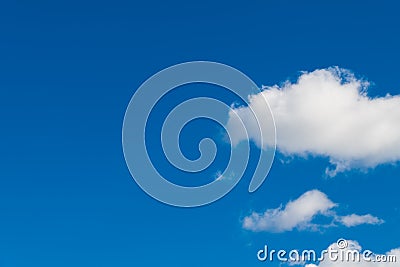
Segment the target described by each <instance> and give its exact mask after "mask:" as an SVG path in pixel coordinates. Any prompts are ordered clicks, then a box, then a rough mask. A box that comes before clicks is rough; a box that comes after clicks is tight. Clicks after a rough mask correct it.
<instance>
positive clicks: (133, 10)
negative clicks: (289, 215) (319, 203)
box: [0, 1, 400, 267]
mask: <svg viewBox="0 0 400 267" xmlns="http://www.w3.org/2000/svg"><path fill="white" fill-rule="evenodd" d="M398 9H399V5H398V3H396V2H395V1H381V2H379V3H377V2H375V1H362V2H361V1H359V2H358V3H357V2H355V1H354V2H352V3H350V2H349V1H334V2H333V1H331V2H329V3H328V2H324V3H322V2H321V1H302V2H299V1H279V2H278V1H255V2H253V3H246V2H232V1H229V2H228V1H219V2H217V3H216V2H214V1H201V2H193V3H192V2H188V1H181V2H180V1H172V2H171V1H170V2H155V1H150V2H146V3H145V2H142V3H135V2H132V1H113V2H104V1H84V2H82V1H55V2H54V1H53V2H51V1H35V2H29V1H13V2H9V3H1V5H0V25H1V27H0V62H1V63H0V73H1V74H0V113H1V114H2V116H1V117H2V120H1V134H0V135H1V138H0V149H1V152H2V153H1V164H0V183H1V184H0V214H1V215H0V216H1V220H0V266H42V267H44V266H71V265H74V266H187V265H191V266H262V265H265V264H268V263H260V262H258V261H257V259H256V252H257V251H258V250H259V249H260V248H262V247H263V246H264V244H268V245H270V246H272V247H275V248H283V249H292V248H297V249H302V248H313V249H325V248H327V247H328V246H329V245H330V244H332V243H333V242H335V241H336V240H337V239H338V238H341V237H344V238H347V239H351V240H357V241H358V242H359V243H360V244H361V245H362V246H363V247H365V248H368V249H370V250H373V251H375V252H377V253H385V252H387V251H389V250H390V249H393V248H398V247H400V243H399V237H400V230H399V227H398V223H399V221H400V207H399V197H398V188H399V185H400V184H399V180H398V176H399V174H400V169H399V168H398V166H397V164H383V165H379V166H377V167H376V168H374V169H370V170H368V171H358V170H349V171H345V172H343V173H339V174H338V175H336V176H335V177H333V178H327V177H326V176H324V171H325V168H326V167H327V166H328V165H329V162H328V159H327V158H326V157H318V156H317V157H312V156H310V157H306V158H303V157H296V156H295V157H294V158H291V160H290V162H289V163H283V162H282V160H281V159H285V157H284V156H282V155H281V154H279V153H278V155H277V157H276V159H275V162H274V164H273V166H272V170H271V172H270V174H269V176H268V178H267V180H266V181H265V182H264V184H263V185H262V186H261V188H260V189H259V190H258V191H256V192H255V193H253V194H249V193H248V191H247V188H248V184H249V181H250V174H249V173H246V175H245V176H244V177H243V179H242V180H241V181H240V183H239V184H238V186H237V187H236V188H235V189H233V191H232V192H231V193H230V194H228V195H227V196H226V197H224V198H223V199H221V200H219V201H217V202H215V203H213V204H211V205H207V206H204V207H200V208H193V209H183V208H177V207H171V206H168V205H165V204H162V203H160V202H157V201H156V200H154V199H152V198H151V197H149V196H148V195H146V194H145V193H144V192H143V191H142V190H141V189H140V188H139V187H138V186H137V184H136V183H135V182H134V180H133V179H132V177H131V175H130V173H129V171H128V169H127V167H126V164H125V160H124V156H123V153H122V145H121V130H122V122H123V117H124V113H125V109H126V107H127V105H128V103H129V100H130V98H131V97H132V95H133V94H134V92H135V90H136V89H137V88H138V87H139V86H140V85H141V83H143V82H144V81H145V80H146V79H147V78H149V77H150V76H151V75H153V74H154V73H156V72H158V71H160V70H162V69H163V68H165V67H168V66H171V65H174V64H177V63H181V62H186V61H192V60H210V61H217V62H221V63H224V64H228V65H231V66H233V67H235V68H237V69H239V70H241V71H243V72H244V73H246V74H247V75H248V76H249V77H250V78H251V79H252V80H253V81H254V82H255V83H256V84H258V85H260V86H261V85H273V84H280V83H282V82H284V81H286V80H291V81H292V80H295V79H297V77H298V76H299V72H300V71H309V72H312V71H314V70H315V69H320V68H327V67H330V66H339V67H341V68H345V69H349V70H351V71H352V72H354V73H355V74H356V75H357V77H360V78H364V79H367V80H368V81H370V82H372V84H371V86H370V88H369V89H368V94H369V95H370V96H371V97H376V96H384V95H386V94H387V93H390V94H391V95H398V94H400V79H399V76H398V67H397V66H398V62H399V61H400V53H399V52H398V47H400V38H399V37H398V29H399V27H400V21H399V19H398ZM188 87H189V88H191V90H186V91H185V92H183V91H182V90H183V89H184V88H180V89H181V91H180V92H179V91H177V92H176V93H175V94H173V93H171V95H169V96H167V98H166V99H165V100H164V102H163V103H161V104H160V105H161V106H160V108H159V110H160V112H161V114H160V115H159V117H158V116H155V117H154V124H152V126H151V127H155V130H154V131H152V132H151V134H152V135H153V134H154V140H157V135H156V134H157V127H159V123H160V122H159V120H160V118H162V116H165V114H166V113H165V112H167V111H168V110H167V107H170V106H173V105H174V104H175V103H179V102H180V101H181V100H183V99H186V98H190V97H193V96H197V95H207V96H214V97H216V98H220V99H223V100H224V101H226V102H228V103H229V102H233V101H234V99H233V98H232V96H231V95H229V94H227V93H226V92H219V91H218V92H217V91H216V90H214V89H213V88H212V86H200V85H192V86H188ZM163 112H164V115H162V114H163ZM157 125H158V126H157ZM204 129H207V131H206V132H205V131H204ZM220 135H221V129H220V128H219V127H218V126H217V125H214V124H210V122H204V121H196V122H193V125H192V127H191V128H189V127H188V129H184V132H183V134H182V147H183V151H184V153H186V154H187V156H188V157H189V158H190V157H193V158H195V157H196V156H198V154H197V153H198V151H197V150H195V149H193V146H196V147H197V143H196V140H200V139H201V138H202V137H203V136H211V137H214V138H216V140H217V144H218V145H219V146H220V147H221V151H222V152H221V153H222V154H221V155H220V156H219V157H218V158H217V161H216V162H215V164H214V165H215V166H211V167H212V169H211V170H207V171H206V172H205V173H204V174H203V175H197V176H196V178H198V180H193V181H194V182H192V180H190V178H189V180H188V178H187V177H186V175H187V174H186V173H181V172H179V171H175V170H171V169H170V168H169V167H168V166H165V167H166V170H164V172H165V173H166V174H167V175H169V176H170V179H171V180H172V181H174V182H176V183H182V184H187V185H193V184H195V185H197V183H198V181H199V182H200V183H207V182H209V180H210V177H211V178H212V177H213V176H212V174H213V173H215V172H216V171H217V170H218V169H219V168H221V166H222V167H223V166H224V164H226V159H225V158H224V155H225V154H226V150H225V149H226V144H225V143H224V142H223V141H222V139H221V140H220V141H219V142H218V140H219V138H220ZM149 138H153V137H152V136H150V137H149ZM151 146H154V148H152V150H151V152H150V153H153V154H154V159H155V160H156V161H158V162H160V164H161V166H160V168H161V167H162V166H164V165H167V164H166V162H165V161H164V159H163V156H162V155H160V152H159V151H157V147H156V146H157V143H156V142H154V144H151ZM153 149H154V150H153ZM252 149H253V150H254V152H255V153H257V150H258V148H257V146H256V145H253V146H252ZM224 153H225V154H224ZM252 162H253V161H251V160H250V165H251V164H253V163H252ZM250 167H251V166H250ZM250 169H251V168H250ZM312 189H318V190H320V191H321V192H323V193H325V194H326V195H327V196H328V197H329V199H330V200H332V201H333V202H334V203H338V204H339V206H338V207H337V208H336V212H337V214H341V215H346V214H353V213H355V214H372V215H374V216H376V217H378V218H381V219H383V220H384V221H385V223H383V224H380V225H360V226H357V227H351V228H348V227H345V226H343V225H338V226H336V227H331V228H327V229H324V230H322V231H310V230H299V229H293V230H292V231H286V232H283V233H271V232H253V231H249V230H247V229H243V227H242V226H243V225H242V222H243V219H244V218H245V217H246V216H249V215H250V213H251V212H252V211H255V212H263V211H265V210H266V209H274V208H277V207H279V206H280V205H281V204H283V205H284V204H285V203H287V202H288V201H290V200H295V199H297V198H298V197H299V196H301V195H302V194H303V193H305V192H307V191H309V190H312ZM317 220H324V218H317ZM273 264H275V265H278V263H273ZM271 265H272V264H271Z"/></svg>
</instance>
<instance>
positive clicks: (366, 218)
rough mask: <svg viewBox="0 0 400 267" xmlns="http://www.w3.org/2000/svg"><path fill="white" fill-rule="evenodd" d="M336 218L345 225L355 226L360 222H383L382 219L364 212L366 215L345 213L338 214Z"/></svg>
mask: <svg viewBox="0 0 400 267" xmlns="http://www.w3.org/2000/svg"><path fill="white" fill-rule="evenodd" d="M338 220H339V222H341V223H342V224H343V225H345V226H346V227H353V226H357V225H360V224H382V223H384V220H382V219H379V218H377V217H375V216H372V215H371V214H366V215H357V214H351V215H346V216H339V217H338Z"/></svg>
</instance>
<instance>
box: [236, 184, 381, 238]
mask: <svg viewBox="0 0 400 267" xmlns="http://www.w3.org/2000/svg"><path fill="white" fill-rule="evenodd" d="M337 206H338V205H337V204H336V203H334V202H332V201H331V200H330V199H329V198H328V196H327V195H326V194H324V193H322V192H321V191H318V190H311V191H308V192H305V193H304V194H303V195H301V196H300V197H299V198H297V199H295V200H293V201H289V202H288V203H287V204H286V205H281V206H280V207H279V208H275V209H268V210H266V211H265V212H262V213H257V212H253V213H251V214H250V215H249V216H247V217H245V218H244V220H243V224H242V227H243V228H244V229H247V230H250V231H254V232H260V231H265V232H277V233H279V232H285V231H292V230H293V229H299V230H304V229H311V230H315V229H318V228H320V227H332V226H336V225H338V224H341V225H344V226H346V227H352V226H356V225H360V224H381V223H383V220H381V219H379V218H377V217H374V216H372V215H370V214H367V215H357V214H352V215H345V216H339V215H337V214H336V211H335V210H334V208H335V207H337ZM317 215H322V216H325V217H327V218H331V221H332V222H331V223H330V224H328V225H318V224H316V223H313V222H312V221H313V219H314V218H315V217H316V216H317Z"/></svg>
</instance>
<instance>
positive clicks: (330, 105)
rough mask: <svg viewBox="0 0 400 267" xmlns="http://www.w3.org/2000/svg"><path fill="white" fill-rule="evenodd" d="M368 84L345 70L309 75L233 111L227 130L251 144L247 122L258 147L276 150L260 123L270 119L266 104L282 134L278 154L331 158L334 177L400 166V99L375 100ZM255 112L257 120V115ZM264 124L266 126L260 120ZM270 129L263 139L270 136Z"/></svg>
mask: <svg viewBox="0 0 400 267" xmlns="http://www.w3.org/2000/svg"><path fill="white" fill-rule="evenodd" d="M368 86H369V84H368V83H367V82H365V81H363V80H360V79H357V78H355V76H354V75H353V74H352V73H351V72H349V71H347V70H343V69H340V68H328V69H319V70H315V71H313V72H309V73H307V72H305V73H303V74H302V75H300V77H299V78H298V80H297V81H296V82H294V83H292V82H289V81H287V82H286V83H284V84H283V85H282V86H277V85H275V86H270V87H263V91H262V92H261V93H259V94H257V95H253V96H250V104H249V106H248V107H239V108H236V109H235V110H234V111H231V113H230V116H229V120H228V122H227V125H226V126H227V129H228V131H229V132H230V133H234V134H233V135H232V136H231V137H232V138H233V140H232V141H233V143H234V144H237V143H239V142H240V141H242V140H245V139H246V138H248V137H247V136H246V133H243V132H241V131H239V130H238V129H237V125H238V122H237V120H238V117H237V116H235V115H234V114H233V113H236V114H237V115H239V118H240V119H241V120H242V121H244V123H245V125H246V129H247V131H248V132H247V133H248V134H249V138H250V139H252V140H253V141H254V142H255V143H256V144H257V145H258V146H260V147H265V146H268V145H272V144H273V141H274V140H272V139H271V136H268V135H267V134H262V136H261V137H260V134H259V131H260V129H259V126H258V125H257V123H256V120H255V118H264V117H266V115H265V114H263V112H262V110H264V109H263V105H265V104H264V103H265V102H264V101H263V98H266V99H267V100H268V102H269V105H270V108H271V110H272V113H273V115H274V119H275V124H276V131H277V148H278V150H279V151H280V152H281V153H283V154H286V155H299V156H306V155H314V156H323V157H328V158H329V159H330V162H331V163H332V165H333V166H334V168H333V169H327V170H326V173H327V174H328V175H330V176H334V175H336V174H337V173H338V172H342V171H345V170H349V169H352V168H356V169H364V168H373V167H376V166H377V165H379V164H384V163H395V162H397V161H399V160H400V96H390V95H387V96H385V97H377V98H370V97H368V95H367V93H366V92H367V88H368ZM252 110H253V111H254V112H255V116H254V115H253V113H252ZM261 121H262V120H261ZM268 125H270V124H268V123H265V124H261V125H260V126H261V133H268V132H270V130H271V129H268V127H269V126H268Z"/></svg>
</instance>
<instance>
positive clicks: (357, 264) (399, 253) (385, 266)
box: [305, 240, 400, 267]
mask: <svg viewBox="0 0 400 267" xmlns="http://www.w3.org/2000/svg"><path fill="white" fill-rule="evenodd" d="M347 243H348V247H347V248H345V249H343V250H344V252H346V251H358V252H359V255H360V261H358V260H357V261H354V262H353V261H352V260H350V261H341V260H336V261H333V260H331V259H329V257H327V256H326V257H325V259H324V260H323V261H321V262H320V263H319V264H318V265H316V264H306V265H305V267H399V266H400V248H396V249H392V250H390V251H388V252H386V253H384V254H379V257H381V255H385V256H394V258H395V259H396V262H389V260H388V259H387V260H386V262H376V261H375V262H373V261H367V260H365V259H364V258H363V252H364V251H366V250H363V249H362V247H361V246H360V245H359V243H358V242H357V241H353V240H347ZM329 249H335V250H339V251H340V249H339V248H338V246H337V244H336V243H334V244H332V245H330V246H329V247H328V249H327V250H329ZM344 255H346V253H344ZM348 255H350V254H348ZM377 255H378V254H376V253H374V254H373V255H371V258H372V259H378V258H375V257H376V256H377ZM351 259H352V258H351Z"/></svg>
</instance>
